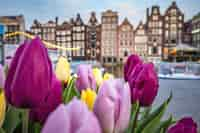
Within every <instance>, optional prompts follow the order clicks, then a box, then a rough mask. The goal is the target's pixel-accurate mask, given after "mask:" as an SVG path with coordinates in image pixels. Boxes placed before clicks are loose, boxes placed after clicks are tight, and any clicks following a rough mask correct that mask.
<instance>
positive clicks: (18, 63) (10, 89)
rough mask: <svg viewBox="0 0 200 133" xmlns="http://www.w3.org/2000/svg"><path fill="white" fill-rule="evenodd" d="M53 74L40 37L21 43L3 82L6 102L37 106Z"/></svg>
mask: <svg viewBox="0 0 200 133" xmlns="http://www.w3.org/2000/svg"><path fill="white" fill-rule="evenodd" d="M52 75H53V70H52V65H51V61H50V59H49V57H48V53H47V49H46V48H45V47H44V44H42V42H41V40H40V39H39V38H35V39H33V40H32V41H30V43H28V42H25V43H24V44H22V45H20V47H19V48H18V49H17V51H16V53H15V56H14V58H13V59H12V62H11V65H10V68H9V70H8V74H7V78H6V82H5V94H6V98H7V100H8V102H9V103H10V104H12V105H14V106H16V107H21V108H36V107H39V106H40V105H41V101H44V100H45V99H46V96H47V94H48V93H49V91H50V89H51V82H52Z"/></svg>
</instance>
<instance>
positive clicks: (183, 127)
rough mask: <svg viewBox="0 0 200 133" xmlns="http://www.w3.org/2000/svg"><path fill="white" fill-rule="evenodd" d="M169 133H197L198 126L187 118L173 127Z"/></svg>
mask: <svg viewBox="0 0 200 133" xmlns="http://www.w3.org/2000/svg"><path fill="white" fill-rule="evenodd" d="M167 133H197V124H196V123H195V122H194V121H193V120H192V118H189V117H186V118H183V119H181V120H179V121H178V122H177V123H176V124H175V125H172V126H171V127H170V128H169V129H168V130H167Z"/></svg>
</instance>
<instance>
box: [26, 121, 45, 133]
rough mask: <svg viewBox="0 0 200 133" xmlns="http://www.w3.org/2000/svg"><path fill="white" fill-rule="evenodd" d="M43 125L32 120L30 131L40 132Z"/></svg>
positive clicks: (33, 132) (31, 132)
mask: <svg viewBox="0 0 200 133" xmlns="http://www.w3.org/2000/svg"><path fill="white" fill-rule="evenodd" d="M41 129H42V126H41V125H40V123H38V122H30V125H29V133H40V131H41Z"/></svg>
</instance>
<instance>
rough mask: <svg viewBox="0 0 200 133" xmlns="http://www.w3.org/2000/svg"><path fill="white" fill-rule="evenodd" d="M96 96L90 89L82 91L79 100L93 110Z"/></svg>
mask: <svg viewBox="0 0 200 133" xmlns="http://www.w3.org/2000/svg"><path fill="white" fill-rule="evenodd" d="M96 96H97V94H96V92H95V91H93V90H91V89H86V90H82V92H81V100H82V101H83V102H85V103H86V104H87V106H88V108H89V109H90V110H93V107H94V102H95V100H96Z"/></svg>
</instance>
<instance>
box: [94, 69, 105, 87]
mask: <svg viewBox="0 0 200 133" xmlns="http://www.w3.org/2000/svg"><path fill="white" fill-rule="evenodd" d="M92 72H93V75H94V78H95V80H96V82H97V86H100V84H101V83H102V81H103V77H102V73H101V71H100V69H98V68H93V70H92Z"/></svg>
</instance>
